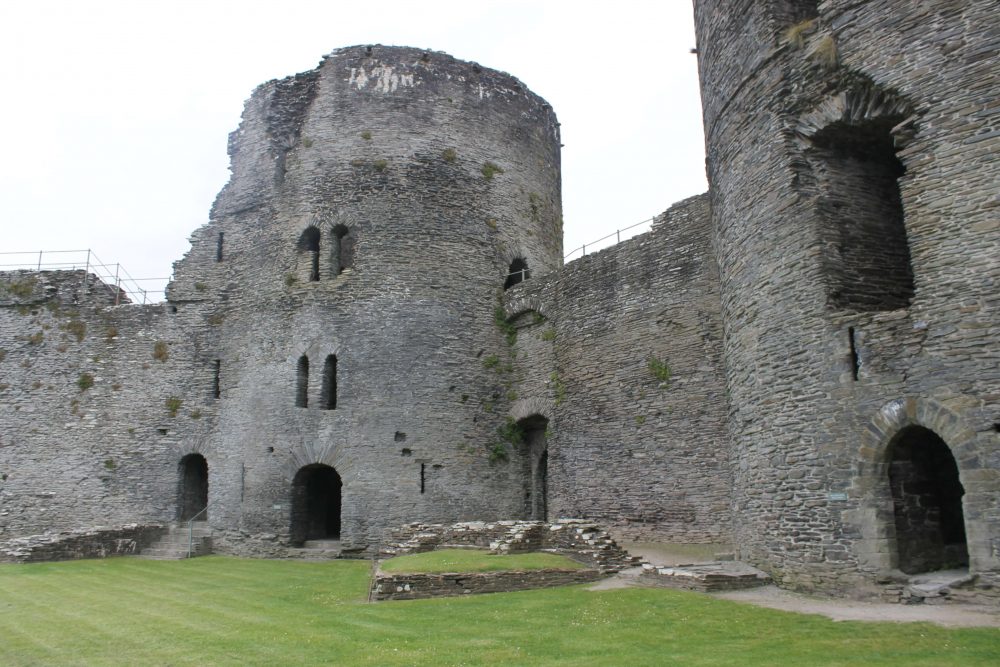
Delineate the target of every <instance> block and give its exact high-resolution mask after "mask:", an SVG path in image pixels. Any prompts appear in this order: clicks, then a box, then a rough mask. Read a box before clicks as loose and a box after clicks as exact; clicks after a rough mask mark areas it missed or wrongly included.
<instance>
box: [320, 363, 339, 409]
mask: <svg viewBox="0 0 1000 667" xmlns="http://www.w3.org/2000/svg"><path fill="white" fill-rule="evenodd" d="M320 405H322V406H323V409H324V410H333V409H335V408H336V407H337V355H335V354H330V355H327V357H326V361H325V362H324V363H323V390H322V391H321V392H320Z"/></svg>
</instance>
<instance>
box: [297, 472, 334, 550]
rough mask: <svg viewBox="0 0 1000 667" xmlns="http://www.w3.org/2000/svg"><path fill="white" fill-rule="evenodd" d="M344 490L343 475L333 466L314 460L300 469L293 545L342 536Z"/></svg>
mask: <svg viewBox="0 0 1000 667" xmlns="http://www.w3.org/2000/svg"><path fill="white" fill-rule="evenodd" d="M342 492H343V482H342V481H341V478H340V475H339V474H337V471H336V470H334V469H333V468H331V467H330V466H328V465H324V464H322V463H313V464H311V465H307V466H304V467H303V468H300V469H299V471H298V472H297V473H296V474H295V478H294V479H293V480H292V517H291V518H292V525H291V531H290V535H289V537H290V538H291V541H292V543H293V544H302V543H303V542H305V541H306V540H335V539H340V513H341V505H342Z"/></svg>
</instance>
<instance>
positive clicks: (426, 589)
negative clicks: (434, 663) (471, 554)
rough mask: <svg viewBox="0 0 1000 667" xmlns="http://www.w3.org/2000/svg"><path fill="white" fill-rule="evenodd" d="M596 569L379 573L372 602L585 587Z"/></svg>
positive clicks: (599, 575)
mask: <svg viewBox="0 0 1000 667" xmlns="http://www.w3.org/2000/svg"><path fill="white" fill-rule="evenodd" d="M603 576H604V575H602V574H601V573H600V572H598V571H597V570H529V571H520V570H517V571H510V572H479V573H469V574H379V575H377V577H376V579H375V580H374V582H373V585H372V593H371V599H372V600H375V601H378V602H381V601H384V600H420V599H424V598H434V597H448V596H452V595H469V594H476V593H509V592H511V591H527V590H532V589H535V588H551V587H552V586H569V585H570V584H586V583H590V582H592V581H597V580H598V579H600V578H602V577H603Z"/></svg>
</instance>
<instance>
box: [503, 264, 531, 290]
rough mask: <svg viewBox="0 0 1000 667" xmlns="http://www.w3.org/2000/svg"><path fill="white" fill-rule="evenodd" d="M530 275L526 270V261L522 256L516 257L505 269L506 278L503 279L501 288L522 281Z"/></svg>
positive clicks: (507, 287)
mask: <svg viewBox="0 0 1000 667" xmlns="http://www.w3.org/2000/svg"><path fill="white" fill-rule="evenodd" d="M530 277H531V272H530V271H528V262H526V261H525V260H524V259H523V258H521V257H518V258H516V259H515V260H514V261H513V262H511V263H510V267H509V268H508V269H507V279H506V280H505V281H504V284H503V288H504V289H505V290H506V289H510V288H511V287H513V286H514V285H517V284H518V283H522V282H524V281H525V280H527V279H528V278H530Z"/></svg>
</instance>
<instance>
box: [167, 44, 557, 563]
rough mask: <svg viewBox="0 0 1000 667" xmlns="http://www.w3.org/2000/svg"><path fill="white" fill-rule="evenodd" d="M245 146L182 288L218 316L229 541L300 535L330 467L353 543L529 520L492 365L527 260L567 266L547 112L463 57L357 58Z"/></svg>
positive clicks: (270, 103) (317, 82)
mask: <svg viewBox="0 0 1000 667" xmlns="http://www.w3.org/2000/svg"><path fill="white" fill-rule="evenodd" d="M230 154H231V156H232V160H233V167H232V171H233V177H232V179H231V181H230V183H229V185H227V186H226V188H225V189H224V190H223V192H222V193H221V194H220V196H219V198H218V200H217V201H216V203H215V206H214V208H213V219H212V221H211V222H210V223H209V225H207V226H206V227H205V228H203V229H202V230H199V231H198V232H196V233H195V235H194V236H193V237H192V249H191V252H190V253H189V254H188V256H187V257H186V258H185V259H184V260H183V261H181V262H179V263H178V265H177V270H176V277H175V280H174V282H173V284H172V286H171V290H170V299H171V300H172V301H175V302H178V303H182V302H183V303H190V304H192V305H194V304H199V306H198V307H205V308H207V309H208V310H209V311H210V312H212V313H213V316H214V317H215V320H216V323H217V326H216V332H217V338H216V339H215V340H217V341H218V343H217V349H216V350H215V351H214V352H213V353H214V354H217V355H218V356H217V358H218V359H219V361H220V368H221V372H220V378H221V398H220V399H219V422H218V428H217V430H216V431H215V432H214V433H213V434H212V438H211V440H212V445H211V446H212V448H213V450H212V451H214V452H215V454H214V455H212V456H209V457H208V463H209V470H210V491H209V495H210V500H211V502H212V505H213V507H214V509H213V511H212V513H211V515H210V521H211V522H212V523H213V525H214V526H216V527H217V528H220V529H230V530H233V531H235V532H233V533H232V534H230V535H228V536H227V537H226V538H225V540H224V541H223V542H221V543H223V544H227V545H235V546H232V547H231V548H232V550H235V551H241V550H242V551H241V552H245V553H250V552H255V553H266V552H267V551H268V549H270V548H271V546H269V545H274V544H277V543H282V542H284V541H287V539H289V537H290V533H289V531H290V528H289V526H290V522H291V516H290V513H291V506H292V503H293V499H292V487H293V480H294V478H295V475H296V473H297V472H298V471H299V470H300V469H301V468H302V467H303V466H306V465H310V464H316V463H320V464H325V465H329V466H332V467H333V468H335V469H336V471H337V473H338V474H339V475H340V477H341V478H342V481H343V485H344V486H343V512H342V528H341V538H342V545H343V547H344V548H345V549H346V550H353V551H355V552H360V551H364V550H365V549H369V548H372V547H374V546H377V543H378V540H379V539H380V538H381V535H382V533H383V532H384V530H385V529H386V528H388V527H392V526H395V525H399V524H402V523H405V522H408V521H412V520H415V519H421V520H430V521H456V520H461V519H470V518H476V519H484V518H486V519H490V518H509V517H511V516H517V515H518V514H519V512H520V507H521V505H520V503H521V500H522V499H521V494H520V487H521V479H520V475H521V469H520V466H519V462H518V461H516V460H509V461H491V455H490V447H491V445H492V444H493V443H494V442H495V440H496V431H497V429H498V427H499V426H501V425H502V424H503V420H504V417H503V415H504V414H505V412H506V403H505V402H506V401H507V400H508V398H507V396H506V394H505V393H502V394H498V393H497V390H496V386H497V381H496V375H495V372H494V370H492V369H490V368H486V367H484V365H483V359H484V358H485V357H489V356H491V355H498V354H505V351H506V350H507V348H508V346H507V343H506V341H505V336H504V332H503V331H502V330H501V329H500V328H499V327H498V326H497V324H496V321H495V313H494V311H495V309H496V308H497V306H498V305H499V303H500V296H501V293H502V285H503V282H504V278H505V276H506V274H507V272H508V267H509V264H510V262H511V261H512V260H513V259H514V258H516V257H521V258H526V260H527V261H528V263H529V265H530V266H531V267H532V268H533V269H534V270H536V271H538V272H541V273H545V272H549V271H552V270H554V269H556V268H557V267H558V266H559V265H560V264H561V254H562V252H561V243H562V241H561V229H560V199H559V197H560V195H559V137H558V126H557V123H556V121H555V116H554V114H553V113H552V111H551V109H550V108H549V106H548V105H547V104H546V103H545V102H544V101H543V100H541V99H540V98H538V97H536V96H535V95H533V94H532V93H530V92H529V91H528V90H527V89H526V88H525V87H524V86H523V84H521V83H520V82H519V81H517V80H516V79H514V78H512V77H510V76H508V75H506V74H502V73H499V72H494V71H491V70H487V69H484V68H481V67H479V66H478V65H475V64H472V63H462V62H460V61H457V60H455V59H453V58H450V57H448V56H446V55H444V54H440V53H433V52H423V51H420V50H417V49H402V48H391V47H380V46H374V47H370V48H369V47H354V48H350V49H341V50H339V51H336V52H334V53H333V54H331V55H330V56H328V57H327V58H326V59H325V60H324V61H323V62H322V63H321V65H320V66H319V67H318V68H317V69H316V70H314V71H312V72H308V73H305V74H301V75H297V76H295V77H290V78H288V79H284V80H281V81H275V82H270V83H268V84H265V85H264V86H261V87H260V88H259V89H258V90H257V91H256V92H255V93H254V95H253V97H252V98H251V100H250V101H249V102H248V103H247V107H246V111H245V114H244V117H243V122H242V124H241V126H240V128H239V130H238V131H237V132H235V133H234V134H233V135H232V137H231V141H230ZM310 227H314V228H315V229H316V232H315V234H316V235H318V242H317V243H318V250H317V251H314V250H311V249H310V247H309V243H310V241H309V240H308V238H307V237H306V234H305V232H306V231H307V230H308V229H309V228H310ZM310 233H312V232H310ZM219 234H222V239H223V241H222V252H221V258H220V254H219ZM338 234H343V235H344V236H343V237H342V238H340V237H338ZM314 252H315V253H316V255H315V256H314ZM341 269H342V270H341ZM317 274H318V275H317ZM314 278H316V279H314ZM331 355H335V356H336V358H337V401H336V407H335V408H334V409H325V406H324V405H323V395H324V389H323V371H324V364H325V360H326V359H327V358H328V357H330V356H331ZM303 357H306V358H308V360H309V376H308V381H307V387H306V392H305V394H306V399H307V405H306V406H304V407H302V406H299V405H297V403H298V402H300V401H297V391H298V390H297V386H298V385H297V383H298V378H299V374H298V371H297V366H298V364H299V362H300V360H301V359H302V358H303ZM512 458H516V456H512ZM241 540H242V541H243V542H245V543H246V544H250V543H251V542H253V541H254V540H256V541H257V542H259V544H257V545H256V546H253V547H250V546H246V547H241V546H239V542H240V541H241ZM227 548H229V547H227ZM254 550H255V551H254Z"/></svg>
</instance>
